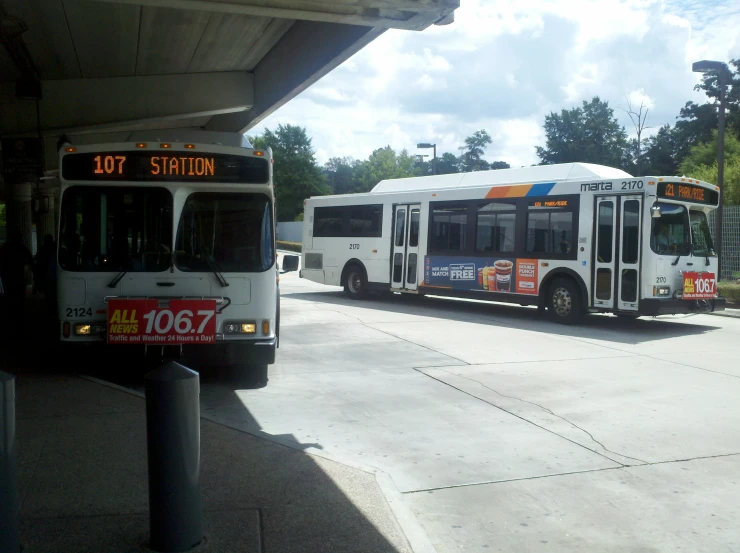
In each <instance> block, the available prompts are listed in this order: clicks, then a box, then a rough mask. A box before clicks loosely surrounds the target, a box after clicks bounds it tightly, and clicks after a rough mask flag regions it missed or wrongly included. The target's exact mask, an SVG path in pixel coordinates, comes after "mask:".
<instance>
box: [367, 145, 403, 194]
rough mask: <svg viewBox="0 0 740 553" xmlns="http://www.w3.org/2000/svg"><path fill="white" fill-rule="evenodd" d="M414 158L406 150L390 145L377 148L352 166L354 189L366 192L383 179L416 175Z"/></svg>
mask: <svg viewBox="0 0 740 553" xmlns="http://www.w3.org/2000/svg"><path fill="white" fill-rule="evenodd" d="M416 174H417V170H416V167H415V158H414V156H412V155H410V154H409V153H408V152H407V151H406V150H401V152H400V153H398V154H397V153H396V151H395V150H394V149H393V148H391V147H390V146H386V147H385V148H378V149H377V150H375V151H374V152H373V153H372V154H370V157H369V158H368V159H366V160H365V161H361V162H359V163H357V164H356V165H355V166H354V191H356V192H368V191H370V190H371V189H372V188H373V187H374V186H375V185H376V184H378V183H379V182H380V181H382V180H385V179H402V178H406V177H413V176H416Z"/></svg>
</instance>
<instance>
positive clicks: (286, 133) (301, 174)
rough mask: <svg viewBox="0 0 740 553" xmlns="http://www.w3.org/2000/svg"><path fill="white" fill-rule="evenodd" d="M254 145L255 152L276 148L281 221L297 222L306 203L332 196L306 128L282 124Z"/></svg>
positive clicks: (256, 140)
mask: <svg viewBox="0 0 740 553" xmlns="http://www.w3.org/2000/svg"><path fill="white" fill-rule="evenodd" d="M250 141H251V142H252V145H253V146H254V147H255V148H267V147H270V148H272V153H273V156H274V158H275V164H274V175H273V178H274V181H275V192H276V194H277V210H278V220H279V221H293V220H294V219H295V218H296V216H297V215H298V214H299V213H301V212H302V211H303V200H305V199H306V198H308V197H309V196H321V195H324V194H328V193H329V192H330V190H329V187H328V186H327V185H326V183H325V179H324V176H323V175H322V174H321V170H320V169H319V166H318V165H317V164H316V158H315V157H314V151H313V147H312V146H311V139H310V138H309V137H308V135H307V134H306V129H305V127H300V126H297V125H282V124H281V125H278V128H277V130H276V131H275V132H273V131H271V130H270V129H265V131H264V133H262V135H261V136H256V137H254V138H250Z"/></svg>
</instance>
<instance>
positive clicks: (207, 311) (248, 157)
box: [57, 131, 280, 380]
mask: <svg viewBox="0 0 740 553" xmlns="http://www.w3.org/2000/svg"><path fill="white" fill-rule="evenodd" d="M129 140H130V141H127V142H124V143H115V144H113V143H111V144H97V145H91V146H75V145H74V144H64V145H63V146H62V147H61V148H60V163H59V167H60V173H59V174H60V179H61V186H62V191H61V194H62V195H61V205H60V217H59V228H58V255H57V258H58V277H57V293H58V315H59V319H60V337H61V341H62V342H63V343H68V344H71V343H83V342H106V343H108V344H110V345H111V346H112V347H115V346H117V345H121V344H129V345H141V346H142V348H141V349H142V351H143V350H145V349H146V348H147V347H151V346H154V347H156V348H160V347H165V346H175V350H179V351H180V352H182V347H183V346H184V347H185V348H190V347H193V348H195V347H198V348H212V349H211V350H210V353H209V354H208V356H209V357H211V358H213V359H217V358H219V357H220V356H219V355H212V354H216V353H217V352H216V351H214V350H221V351H220V352H221V353H225V354H226V355H229V356H231V357H232V358H234V359H237V360H239V361H242V362H243V363H244V364H245V365H246V366H247V368H248V370H249V371H250V372H251V373H255V374H254V376H255V377H256V378H257V380H264V379H266V371H267V368H266V367H267V365H268V364H270V363H274V360H275V349H276V347H277V340H278V333H279V328H278V325H279V309H280V307H279V291H278V284H277V267H276V250H275V194H274V189H273V184H272V152H271V151H270V150H266V151H262V150H255V149H253V148H252V147H251V146H250V144H249V143H248V142H247V141H246V140H245V139H244V138H243V137H242V135H232V134H226V133H208V132H190V133H189V134H184V133H183V132H170V133H165V132H164V131H162V132H157V134H155V135H154V137H152V135H151V134H147V133H142V134H139V135H138V136H137V135H136V134H133V135H132V136H131V137H129ZM223 350H226V351H223ZM159 351H165V350H159ZM198 353H201V352H198ZM257 373H259V374H257Z"/></svg>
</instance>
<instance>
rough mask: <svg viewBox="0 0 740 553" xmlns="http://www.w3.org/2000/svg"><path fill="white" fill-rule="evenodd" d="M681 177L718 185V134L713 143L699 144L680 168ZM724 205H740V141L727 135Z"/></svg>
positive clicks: (730, 134)
mask: <svg viewBox="0 0 740 553" xmlns="http://www.w3.org/2000/svg"><path fill="white" fill-rule="evenodd" d="M679 173H680V174H681V175H684V176H687V177H690V178H695V179H700V180H703V181H706V182H710V183H712V184H717V177H718V174H717V132H716V131H715V132H714V135H713V137H712V141H711V142H706V143H703V144H697V145H696V146H694V147H692V148H691V150H690V151H689V154H688V156H686V159H684V160H683V162H682V163H681V166H680V168H679ZM723 180H724V183H723V188H724V190H723V201H722V204H723V205H740V140H738V139H737V137H735V136H734V135H733V134H732V133H725V173H724V179H723Z"/></svg>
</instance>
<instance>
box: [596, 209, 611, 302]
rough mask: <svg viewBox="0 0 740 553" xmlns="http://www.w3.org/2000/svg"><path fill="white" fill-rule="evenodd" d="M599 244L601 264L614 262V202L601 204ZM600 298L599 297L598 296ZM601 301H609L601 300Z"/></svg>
mask: <svg viewBox="0 0 740 553" xmlns="http://www.w3.org/2000/svg"><path fill="white" fill-rule="evenodd" d="M598 240H599V243H598V248H597V251H596V254H597V259H598V261H599V262H600V263H611V262H612V245H613V244H614V202H610V201H603V202H601V203H600V204H599V238H598ZM597 297H598V296H597ZM599 299H607V300H608V299H609V297H607V298H599Z"/></svg>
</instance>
